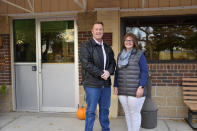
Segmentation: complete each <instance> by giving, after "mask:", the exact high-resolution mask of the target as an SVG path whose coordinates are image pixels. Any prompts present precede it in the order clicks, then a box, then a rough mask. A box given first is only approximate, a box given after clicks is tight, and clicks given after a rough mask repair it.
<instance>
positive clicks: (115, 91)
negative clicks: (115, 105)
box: [114, 87, 118, 95]
mask: <svg viewBox="0 0 197 131" xmlns="http://www.w3.org/2000/svg"><path fill="white" fill-rule="evenodd" d="M114 94H115V95H118V88H117V87H114Z"/></svg>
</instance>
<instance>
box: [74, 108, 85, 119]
mask: <svg viewBox="0 0 197 131" xmlns="http://www.w3.org/2000/svg"><path fill="white" fill-rule="evenodd" d="M85 114H86V107H81V108H79V109H78V110H77V112H76V115H77V118H79V119H80V120H85Z"/></svg>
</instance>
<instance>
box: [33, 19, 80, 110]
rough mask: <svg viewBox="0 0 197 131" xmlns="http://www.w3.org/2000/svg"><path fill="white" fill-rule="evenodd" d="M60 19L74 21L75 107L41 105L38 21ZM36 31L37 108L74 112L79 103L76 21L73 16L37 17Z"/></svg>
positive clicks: (39, 29) (39, 33) (39, 30)
mask: <svg viewBox="0 0 197 131" xmlns="http://www.w3.org/2000/svg"><path fill="white" fill-rule="evenodd" d="M62 20H73V21H74V54H75V62H74V65H75V70H74V72H75V94H74V95H75V107H74V108H67V107H43V105H42V101H43V100H42V94H43V92H42V88H43V87H42V85H43V84H42V68H41V67H42V62H41V40H40V38H41V28H40V23H41V22H42V21H62ZM36 25H37V27H36V29H37V30H36V32H37V45H38V51H37V52H38V57H37V60H38V87H39V100H40V101H39V108H40V111H52V112H54V111H55V112H75V111H76V109H77V108H78V104H79V82H78V80H79V76H78V64H79V63H78V35H77V22H76V18H75V17H74V16H72V17H68V18H66V17H64V18H63V17H62V18H61V17H56V18H40V19H37V22H36Z"/></svg>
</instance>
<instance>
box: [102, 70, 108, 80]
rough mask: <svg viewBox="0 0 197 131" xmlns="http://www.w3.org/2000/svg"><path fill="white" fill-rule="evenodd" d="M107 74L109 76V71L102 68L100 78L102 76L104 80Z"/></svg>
mask: <svg viewBox="0 0 197 131" xmlns="http://www.w3.org/2000/svg"><path fill="white" fill-rule="evenodd" d="M109 76H110V73H109V71H107V70H104V73H103V74H102V75H101V78H103V79H104V80H107V79H108V77H109Z"/></svg>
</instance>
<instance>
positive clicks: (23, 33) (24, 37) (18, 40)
mask: <svg viewBox="0 0 197 131" xmlns="http://www.w3.org/2000/svg"><path fill="white" fill-rule="evenodd" d="M13 32H14V54H15V55H14V61H15V62H36V42H35V20H34V19H29V20H14V21H13Z"/></svg>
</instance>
